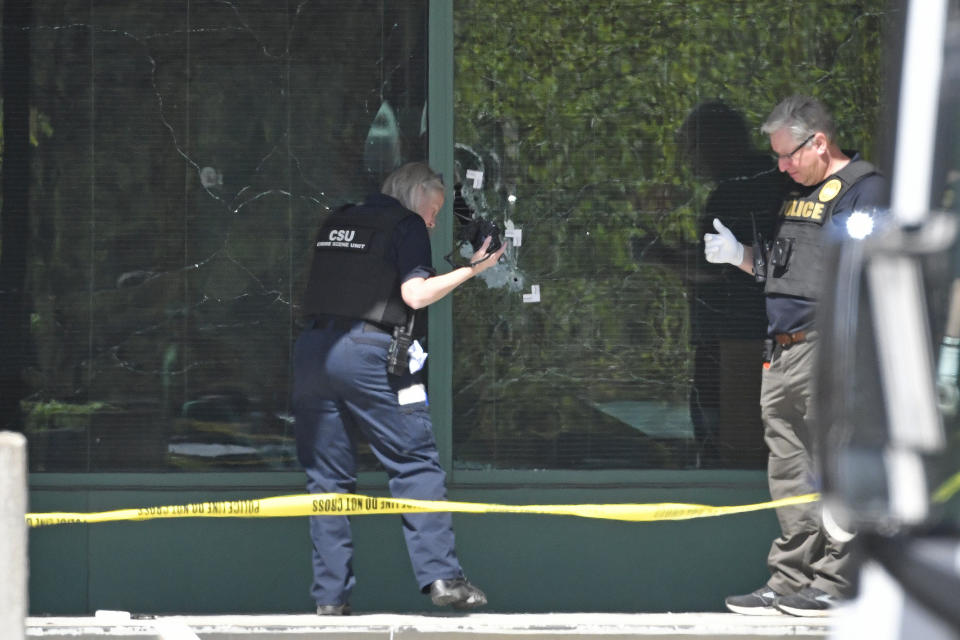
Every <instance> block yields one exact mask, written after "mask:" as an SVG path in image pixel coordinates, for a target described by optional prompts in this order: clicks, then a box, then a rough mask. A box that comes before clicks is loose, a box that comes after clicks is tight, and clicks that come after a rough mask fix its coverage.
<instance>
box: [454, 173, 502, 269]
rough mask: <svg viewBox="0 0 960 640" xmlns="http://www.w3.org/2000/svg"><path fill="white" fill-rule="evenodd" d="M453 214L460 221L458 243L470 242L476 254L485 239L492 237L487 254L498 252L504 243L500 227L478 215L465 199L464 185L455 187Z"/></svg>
mask: <svg viewBox="0 0 960 640" xmlns="http://www.w3.org/2000/svg"><path fill="white" fill-rule="evenodd" d="M453 192H454V196H453V214H454V215H455V216H456V217H457V220H459V221H460V227H459V229H458V230H457V243H458V244H462V243H464V242H469V243H470V246H471V247H473V250H474V252H476V251H479V250H480V247H481V246H482V245H483V241H484V239H486V237H487V236H489V237H490V246H489V247H487V253H493V252H495V251H497V250H498V249H499V248H500V246H501V244H502V242H501V240H500V227H498V226H497V224H496V223H495V222H491V221H490V220H487V219H486V218H481V217H480V216H478V215H477V212H476V211H474V210H473V209H472V208H471V207H470V205H469V204H467V201H466V200H465V199H464V197H463V185H462V184H461V183H459V182H458V183H457V184H456V185H454V187H453Z"/></svg>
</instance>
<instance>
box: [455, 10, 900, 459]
mask: <svg viewBox="0 0 960 640" xmlns="http://www.w3.org/2000/svg"><path fill="white" fill-rule="evenodd" d="M885 6H886V2H885V0H868V1H866V2H856V3H854V2H813V3H802V4H793V5H792V4H789V3H783V2H775V1H773V0H771V1H769V2H749V3H721V2H716V1H715V0H688V1H686V2H682V3H676V2H663V1H642V2H641V1H638V0H632V1H627V0H619V1H618V0H607V1H601V2H582V1H580V0H557V1H555V2H550V3H531V2H527V1H525V0H501V1H500V2H496V3H490V2H483V1H482V0H463V1H461V2H458V3H457V5H456V11H455V14H454V15H455V19H456V26H455V47H456V51H455V64H456V75H455V77H456V82H455V115H456V120H455V127H456V130H455V136H456V141H457V143H458V144H459V145H462V146H463V147H464V148H469V149H471V150H473V151H474V152H475V153H477V154H479V155H480V156H482V157H483V158H484V162H485V166H484V169H486V171H487V175H488V176H489V177H490V179H488V180H487V181H486V182H485V185H484V194H483V196H484V201H485V203H486V204H487V205H488V207H489V210H488V211H484V212H482V213H484V214H486V215H488V216H491V217H493V218H494V219H502V218H504V217H509V218H510V219H512V220H513V222H514V223H515V224H516V225H517V226H518V227H520V228H522V229H523V230H524V236H523V238H524V240H523V246H522V247H521V249H520V250H519V252H518V259H517V267H518V270H519V271H520V272H522V274H523V276H525V283H526V286H527V288H528V289H529V284H532V283H539V284H540V285H541V287H542V301H541V302H540V303H539V304H537V305H520V304H513V303H511V302H510V301H508V295H507V294H506V293H505V292H503V291H497V290H490V291H486V290H484V291H481V292H479V293H478V290H477V288H471V287H463V288H461V289H460V290H457V291H456V292H455V294H454V295H455V305H454V314H455V317H454V325H455V326H456V327H457V331H456V333H455V338H454V339H455V344H454V360H455V363H456V364H455V380H454V394H455V418H454V423H455V424H454V428H455V431H456V434H455V439H458V440H461V441H462V440H463V439H464V438H473V437H518V436H522V435H523V434H529V433H532V432H539V433H542V434H543V435H546V433H544V432H545V431H552V432H554V433H559V432H562V431H564V430H565V429H567V428H572V429H582V428H584V425H583V424H569V423H567V420H568V419H569V417H570V416H572V415H575V414H576V411H575V410H574V409H573V408H572V407H570V408H568V410H567V411H564V410H558V409H557V408H558V407H560V406H563V403H564V402H571V400H572V402H573V405H578V403H579V404H582V401H583V400H584V399H592V400H602V399H615V398H631V399H657V400H666V401H669V402H672V403H678V404H682V403H685V402H686V394H687V389H688V387H689V378H690V362H691V357H692V350H691V347H690V344H689V325H688V319H687V318H688V300H687V299H686V292H687V289H686V285H685V278H687V277H688V276H689V275H691V274H690V273H689V269H690V268H691V265H689V264H686V263H680V262H678V263H677V264H674V265H672V267H671V268H665V267H664V265H662V264H661V265H656V264H646V263H644V262H643V261H642V260H638V258H637V257H636V256H635V254H634V251H633V250H632V246H633V244H634V243H637V242H641V243H643V244H646V243H649V242H653V241H656V242H658V243H659V244H660V245H662V246H667V247H672V248H675V249H683V248H685V247H689V246H690V245H691V244H692V243H695V242H697V240H698V234H699V231H698V226H699V220H698V214H699V211H700V210H701V208H702V203H703V202H704V200H705V198H706V196H707V194H708V193H709V190H710V187H711V186H712V185H707V184H703V183H702V182H698V181H697V180H695V179H694V177H693V176H692V175H691V173H690V171H689V169H688V168H686V167H684V166H682V161H683V159H682V158H681V157H679V153H678V151H679V150H678V146H677V139H676V132H677V130H678V128H679V127H680V125H681V123H682V122H683V120H684V118H685V117H686V116H687V114H688V113H689V112H690V110H691V109H692V108H693V107H694V106H695V105H697V104H698V103H699V102H702V101H704V100H709V99H722V100H723V101H725V102H726V103H727V104H729V105H730V106H732V107H733V108H735V109H737V110H739V111H740V112H741V113H742V114H743V115H744V117H745V119H746V121H747V123H748V124H749V126H750V127H751V129H752V130H753V131H754V138H753V140H752V141H751V142H752V144H753V145H754V146H755V147H757V148H765V147H766V141H765V139H764V137H763V136H761V135H760V133H759V125H760V123H761V122H762V120H763V118H764V117H765V115H766V114H767V113H768V112H769V110H770V109H771V108H772V107H773V106H774V104H776V103H777V102H778V101H779V100H780V99H782V98H784V97H786V96H787V95H789V94H791V93H811V94H813V95H815V96H817V97H819V98H821V99H822V100H823V101H824V102H825V103H826V104H827V105H828V106H830V108H831V109H832V110H833V112H834V115H835V118H836V120H837V122H838V125H839V129H840V132H841V136H840V142H841V144H842V145H843V146H844V147H855V148H858V149H860V150H863V151H864V152H865V153H866V154H867V155H868V156H871V155H872V153H871V151H872V149H873V146H874V141H873V136H872V132H874V131H875V129H876V127H877V117H878V113H879V105H880V91H881V85H882V83H881V76H880V72H881V55H882V46H881V45H882V41H883V40H882V36H883V26H884V24H883V20H884V15H883V10H884V8H885ZM812 17H815V19H812ZM457 159H458V162H461V163H463V165H464V166H461V167H459V168H460V169H461V170H463V169H465V168H479V167H476V166H468V165H469V164H470V163H471V162H474V160H473V158H467V157H465V156H464V157H460V156H458V158H457ZM510 193H512V194H515V195H516V196H517V202H516V204H515V205H507V204H506V200H505V197H506V195H508V194H510ZM489 327H495V329H494V330H493V331H492V332H491V330H490V329H489ZM578 399H579V400H578ZM474 404H476V405H477V406H479V407H481V408H480V409H479V410H478V412H477V413H472V414H469V415H463V414H461V413H458V410H459V409H458V408H459V407H471V406H474ZM519 406H527V407H539V408H540V409H541V411H540V416H541V417H539V418H531V415H530V413H529V412H524V411H521V410H520V409H518V408H517V407H519ZM534 413H536V412H534ZM582 417H583V416H581V419H582Z"/></svg>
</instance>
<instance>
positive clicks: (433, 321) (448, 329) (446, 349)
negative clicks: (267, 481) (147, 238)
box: [427, 0, 453, 476]
mask: <svg viewBox="0 0 960 640" xmlns="http://www.w3.org/2000/svg"><path fill="white" fill-rule="evenodd" d="M427 28H428V31H429V34H430V35H429V40H428V49H429V51H428V58H427V60H428V67H429V71H428V78H427V87H428V93H427V127H428V136H429V144H430V151H429V154H430V157H429V162H430V166H432V167H433V168H434V169H435V170H437V171H440V172H441V173H443V177H444V182H445V183H446V186H447V199H446V202H445V203H444V205H443V211H441V213H440V216H439V217H438V218H437V226H436V228H435V229H434V231H433V237H432V238H431V243H432V246H433V265H434V267H436V268H437V270H438V271H440V272H443V271H447V270H449V267H448V266H445V265H446V263H445V262H444V260H443V256H444V255H445V254H446V253H448V252H449V251H450V247H451V246H452V244H453V213H452V203H453V1H452V0H430V16H429V24H428V27H427ZM429 313H430V343H429V345H428V349H429V353H430V357H429V362H430V369H429V371H430V373H429V380H428V383H429V385H430V389H429V391H430V414H431V417H432V419H433V430H434V433H435V434H436V438H437V447H438V449H439V451H440V462H441V464H442V465H443V467H444V469H446V470H447V472H448V473H449V474H451V476H452V473H451V470H452V467H453V449H452V440H453V437H452V434H453V398H452V378H453V353H452V346H453V319H452V318H453V303H452V300H451V296H447V297H446V298H444V299H443V300H440V301H439V302H436V303H434V304H432V305H430V309H429Z"/></svg>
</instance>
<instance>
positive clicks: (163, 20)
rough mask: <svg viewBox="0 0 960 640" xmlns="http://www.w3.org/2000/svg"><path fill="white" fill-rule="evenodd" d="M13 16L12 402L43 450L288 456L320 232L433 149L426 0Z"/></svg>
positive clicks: (7, 72) (8, 64) (39, 464)
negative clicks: (293, 381)
mask: <svg viewBox="0 0 960 640" xmlns="http://www.w3.org/2000/svg"><path fill="white" fill-rule="evenodd" d="M3 20H4V30H3V39H4V42H3V44H4V48H3V53H4V60H3V77H4V84H3V92H4V93H3V106H4V136H5V147H6V148H5V149H4V152H5V153H4V156H3V160H4V166H3V179H4V182H3V187H4V192H3V211H2V214H3V227H2V233H3V236H2V247H3V250H2V251H3V252H2V259H3V262H2V265H0V267H2V272H0V275H2V284H3V286H0V296H2V300H0V308H2V309H3V312H2V313H3V314H4V315H3V338H2V340H3V344H2V345H0V346H2V353H4V358H2V360H3V364H2V365H0V367H2V369H0V375H2V379H0V398H2V399H0V402H2V406H0V416H2V417H3V420H4V423H5V424H6V423H9V422H11V421H12V416H14V415H20V420H21V423H22V425H23V428H24V430H25V432H26V435H27V437H28V441H29V445H30V468H31V470H33V471H148V470H211V469H218V470H222V469H235V470H262V469H286V468H292V467H294V466H295V465H296V457H295V451H294V444H293V437H292V436H293V424H292V418H291V416H290V413H289V411H288V404H289V397H288V395H289V388H290V379H289V378H290V350H291V346H292V342H293V339H294V338H295V336H296V334H297V333H298V332H299V329H300V327H299V326H297V325H298V322H299V316H300V314H299V311H298V307H299V300H298V298H299V296H300V295H301V292H302V290H303V287H304V284H305V281H306V268H307V266H308V265H307V260H308V258H309V253H308V250H309V247H310V242H311V239H312V237H313V235H314V233H315V232H316V229H317V227H318V225H319V224H320V222H321V220H322V219H323V217H324V216H325V215H326V214H327V213H328V212H329V211H330V210H332V209H333V208H336V207H338V206H340V205H342V204H345V203H348V202H356V201H359V200H361V199H362V198H363V197H364V196H365V195H366V194H368V193H370V192H375V191H377V190H378V187H379V184H380V182H381V181H382V178H383V177H384V176H385V175H386V173H387V172H389V171H390V170H391V169H392V168H394V167H396V166H398V165H399V164H400V163H401V162H406V161H409V160H419V159H422V158H424V157H426V151H427V148H426V132H425V126H424V109H425V103H426V85H427V80H426V71H427V70H426V58H425V55H426V40H427V38H426V33H427V32H426V27H427V2H426V0H422V1H405V2H387V1H386V0H360V1H358V0H342V1H336V0H327V1H324V2H319V1H318V2H309V1H307V2H295V3H276V2H272V1H269V0H260V1H248V0H235V1H233V0H225V1H224V0H191V1H189V2H186V1H180V2H169V1H166V0H165V1H163V2H158V1H150V2H127V3H117V2H101V1H99V0H93V1H87V0H85V1H83V2H75V1H70V0H67V1H61V0H56V1H53V0H51V1H39V2H32V3H31V2H25V1H24V2H20V1H14V2H6V3H4V6H3Z"/></svg>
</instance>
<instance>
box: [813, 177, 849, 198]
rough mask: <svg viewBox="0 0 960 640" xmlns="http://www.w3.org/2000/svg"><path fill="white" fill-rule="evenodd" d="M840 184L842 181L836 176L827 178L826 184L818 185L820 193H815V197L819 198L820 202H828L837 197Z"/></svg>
mask: <svg viewBox="0 0 960 640" xmlns="http://www.w3.org/2000/svg"><path fill="white" fill-rule="evenodd" d="M842 186H843V185H842V183H841V182H840V180H838V179H837V178H834V179H832V180H828V181H827V184H825V185H823V186H822V187H820V193H818V194H817V199H819V200H820V202H830V201H831V200H833V199H834V198H836V197H837V194H838V193H840V188H841V187H842Z"/></svg>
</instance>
